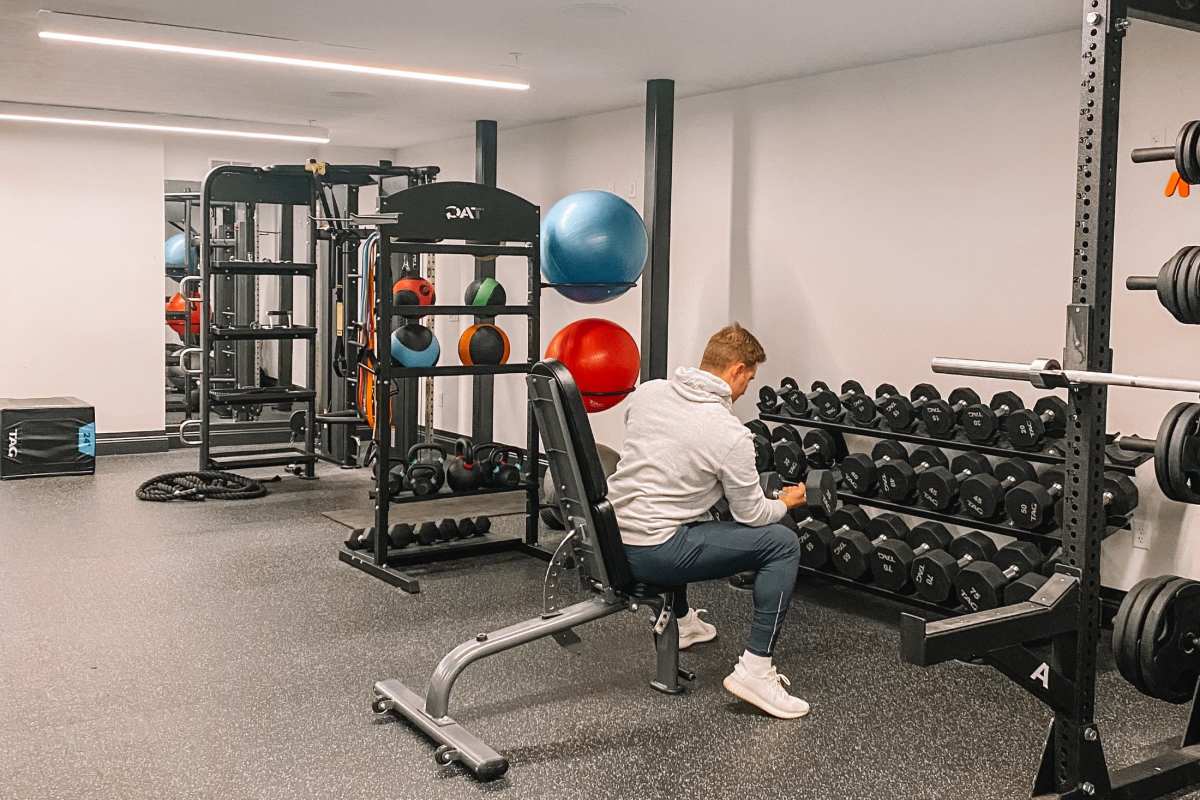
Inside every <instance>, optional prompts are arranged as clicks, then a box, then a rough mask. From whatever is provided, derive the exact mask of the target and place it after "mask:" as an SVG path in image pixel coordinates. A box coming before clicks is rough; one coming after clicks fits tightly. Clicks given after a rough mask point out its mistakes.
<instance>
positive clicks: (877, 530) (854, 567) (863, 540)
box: [831, 514, 908, 581]
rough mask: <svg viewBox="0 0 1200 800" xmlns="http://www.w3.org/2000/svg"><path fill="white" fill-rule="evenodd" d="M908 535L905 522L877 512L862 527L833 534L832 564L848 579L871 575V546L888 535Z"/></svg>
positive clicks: (884, 539)
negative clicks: (876, 514)
mask: <svg viewBox="0 0 1200 800" xmlns="http://www.w3.org/2000/svg"><path fill="white" fill-rule="evenodd" d="M907 536H908V523H906V522H905V521H904V520H903V519H901V518H900V517H898V516H896V515H895V514H879V515H878V516H876V517H873V518H872V519H871V521H870V522H869V523H867V526H866V528H863V529H860V530H846V531H844V532H842V533H839V534H837V535H836V536H834V539H833V547H832V549H831V554H832V559H833V568H834V569H835V570H837V572H838V574H839V575H841V576H843V577H846V578H850V579H851V580H856V581H861V580H865V579H866V578H868V577H869V576H870V575H871V561H872V558H873V557H874V555H875V548H876V547H878V546H879V545H880V544H881V543H883V542H886V541H887V540H888V539H901V540H903V539H904V538H905V537H907Z"/></svg>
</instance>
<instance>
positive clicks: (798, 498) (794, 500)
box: [779, 484, 808, 509]
mask: <svg viewBox="0 0 1200 800" xmlns="http://www.w3.org/2000/svg"><path fill="white" fill-rule="evenodd" d="M779 499H780V500H782V501H783V503H784V505H786V506H787V507H788V508H789V509H791V508H799V507H801V506H803V505H806V501H807V500H808V490H807V489H805V488H804V484H800V485H799V486H785V487H784V488H783V489H782V490H781V491H780V492H779Z"/></svg>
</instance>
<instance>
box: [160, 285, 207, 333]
mask: <svg viewBox="0 0 1200 800" xmlns="http://www.w3.org/2000/svg"><path fill="white" fill-rule="evenodd" d="M187 310H188V303H187V301H186V300H184V298H183V295H181V294H180V293H179V292H176V293H175V294H173V295H172V296H171V299H170V300H168V301H167V311H168V312H169V313H176V314H178V313H180V312H185V311H187ZM190 321H191V323H192V324H191V328H192V333H194V334H199V333H200V303H199V301H197V302H196V303H193V304H192V313H191V320H190ZM167 327H168V328H170V329H171V330H173V331H175V334H176V335H177V336H179V338H180V339H182V338H183V328H184V322H183V320H181V319H168V320H167Z"/></svg>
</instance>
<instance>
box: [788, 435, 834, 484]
mask: <svg viewBox="0 0 1200 800" xmlns="http://www.w3.org/2000/svg"><path fill="white" fill-rule="evenodd" d="M784 427H791V426H783V425H781V426H779V428H776V429H775V430H776V431H778V430H780V429H781V428H784ZM792 430H793V432H794V431H795V429H794V428H793V429H792ZM845 452H846V442H845V439H843V438H842V436H841V434H837V433H831V432H830V431H825V430H811V431H809V432H808V433H807V434H805V435H804V441H803V443H800V442H798V441H796V440H795V439H793V438H791V437H787V438H783V439H781V440H780V442H779V444H777V445H775V453H774V459H775V469H776V471H777V472H778V473H779V475H780V477H781V478H783V480H784V482H787V483H795V482H797V481H799V480H800V479H801V478H803V477H804V476H805V475H806V474H807V473H808V470H809V468H810V467H819V468H827V467H832V466H833V465H834V464H836V463H837V461H838V459H839V458H840V457H841V456H842V455H844V454H845Z"/></svg>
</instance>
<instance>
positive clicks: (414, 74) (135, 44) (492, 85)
mask: <svg viewBox="0 0 1200 800" xmlns="http://www.w3.org/2000/svg"><path fill="white" fill-rule="evenodd" d="M38 36H40V37H41V38H43V39H50V40H53V41H60V42H77V43H81V44H96V45H104V46H107V47H124V48H128V49H131V50H146V51H152V52H157V53H176V54H180V55H190V56H207V57H210V58H224V59H228V60H231V61H248V62H252V63H256V64H277V65H281V66H289V67H307V68H309V69H323V70H328V71H331V72H350V73H354V74H358V75H378V76H383V77H387V78H410V79H413V80H419V81H436V82H438V83H454V84H459V85H462V86H482V87H485V88H489V89H509V90H513V91H525V90H526V89H528V88H529V84H527V83H515V82H512V81H496V80H490V79H487V78H468V77H464V76H461V75H446V74H443V73H438V72H418V71H415V70H407V69H393V68H391V67H369V66H364V65H360V64H343V63H339V62H337V61H319V60H316V59H311V58H294V57H292V56H273V55H267V54H265V53H247V52H244V51H241V50H219V49H216V48H211V47H191V46H189V45H180V44H166V43H163V42H145V41H138V40H133V39H113V38H110V37H107V36H86V35H83V34H77V33H64V32H61V31H41V32H40V33H39V34H38Z"/></svg>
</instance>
